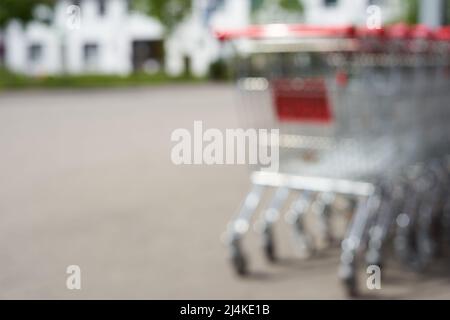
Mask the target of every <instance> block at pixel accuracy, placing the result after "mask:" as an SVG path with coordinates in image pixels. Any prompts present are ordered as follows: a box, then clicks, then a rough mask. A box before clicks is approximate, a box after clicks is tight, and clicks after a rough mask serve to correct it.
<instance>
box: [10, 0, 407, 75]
mask: <svg viewBox="0 0 450 320" xmlns="http://www.w3.org/2000/svg"><path fill="white" fill-rule="evenodd" d="M302 2H303V4H304V8H305V11H304V14H303V15H300V14H288V15H276V14H275V13H274V12H273V10H274V6H273V3H274V2H273V1H272V0H267V1H266V2H265V3H266V7H264V9H265V10H266V14H265V15H264V14H263V15H262V17H263V19H262V20H263V21H259V20H258V22H266V23H271V22H285V21H286V19H285V18H286V17H288V16H289V19H288V20H289V21H288V22H291V23H292V22H297V23H308V24H320V25H339V24H357V25H361V24H365V23H366V20H367V17H368V13H367V7H368V6H369V5H371V4H377V5H379V6H380V8H381V13H382V15H381V18H382V21H384V22H388V21H392V20H395V19H397V18H399V17H400V16H401V15H402V13H403V9H404V8H403V7H402V5H401V3H402V0H302ZM71 4H76V5H79V6H80V7H81V16H80V24H79V27H80V28H79V29H77V28H75V29H74V28H73V25H72V27H70V26H69V25H68V23H73V22H74V21H71V19H73V18H74V17H73V16H71V15H70V14H71V12H68V7H69V6H70V5H71ZM251 4H252V0H192V12H191V13H190V14H189V15H188V16H187V17H186V18H185V19H184V21H181V22H180V24H179V25H178V26H177V27H176V28H175V30H174V31H173V32H172V33H171V35H170V36H169V37H168V38H167V39H166V40H165V42H163V38H164V28H163V26H162V25H161V24H160V23H159V22H158V21H157V20H156V19H153V18H151V17H148V16H146V15H144V14H142V13H139V12H132V11H130V8H129V0H78V1H75V0H59V1H58V2H57V4H56V7H55V10H54V13H53V14H50V17H48V19H47V20H50V22H49V23H47V24H46V23H44V22H38V21H34V22H32V23H29V24H27V25H26V26H25V27H23V26H22V25H21V24H19V23H18V22H13V23H11V24H10V25H9V26H8V28H7V29H6V32H5V35H4V38H5V40H4V41H5V47H6V52H5V65H6V66H7V67H8V68H9V69H11V70H12V71H14V72H19V73H24V74H29V75H45V74H61V73H68V74H83V73H99V74H119V75H126V74H129V73H131V72H133V71H137V70H147V71H150V72H153V71H158V70H159V69H161V68H163V67H164V68H165V70H166V71H167V72H168V73H169V74H171V75H179V74H182V73H184V72H185V71H186V70H187V69H189V71H190V72H191V73H192V74H194V75H196V76H203V75H206V74H207V72H208V69H209V66H210V65H211V63H212V62H214V61H216V60H217V59H218V58H219V56H220V44H219V42H218V41H217V40H216V39H215V38H214V35H213V33H212V32H211V30H212V29H224V28H240V27H245V26H246V25H248V24H250V23H251V22H252V19H253V18H254V13H252V11H251ZM264 17H267V18H264ZM274 17H275V18H274ZM283 17H284V18H283ZM264 19H265V20H264ZM271 19H272V20H271ZM273 19H281V20H280V21H277V20H273ZM41 20H42V19H41ZM44 20H45V19H44ZM75 25H76V24H75Z"/></svg>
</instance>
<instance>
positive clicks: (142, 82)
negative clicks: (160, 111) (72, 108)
mask: <svg viewBox="0 0 450 320" xmlns="http://www.w3.org/2000/svg"><path fill="white" fill-rule="evenodd" d="M204 81H205V79H204V78H194V77H190V76H179V77H171V76H168V75H166V74H154V75H148V74H139V73H137V74H132V75H130V76H110V75H82V76H81V75H80V76H69V75H67V76H66V75H65V76H46V77H27V76H23V75H19V74H14V73H11V72H8V71H6V70H4V69H0V90H4V89H28V88H110V87H134V86H147V85H160V84H169V83H201V82H204Z"/></svg>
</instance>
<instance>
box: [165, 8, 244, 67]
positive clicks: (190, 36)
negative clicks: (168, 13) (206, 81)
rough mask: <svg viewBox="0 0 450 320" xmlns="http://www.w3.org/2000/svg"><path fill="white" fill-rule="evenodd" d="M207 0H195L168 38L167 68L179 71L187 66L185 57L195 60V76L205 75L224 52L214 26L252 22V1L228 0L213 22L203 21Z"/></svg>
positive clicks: (192, 61)
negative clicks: (186, 14)
mask: <svg viewBox="0 0 450 320" xmlns="http://www.w3.org/2000/svg"><path fill="white" fill-rule="evenodd" d="M204 5H205V3H204V1H202V0H194V1H193V10H192V14H191V15H190V16H189V17H187V18H186V19H185V21H183V22H182V23H181V24H180V25H179V26H178V27H177V28H176V29H175V30H174V32H173V33H172V34H171V35H170V36H169V38H168V40H167V41H166V55H167V56H166V71H167V72H168V73H169V74H172V75H179V74H181V73H183V72H184V71H185V70H184V67H185V66H184V58H185V57H188V58H189V59H190V61H191V71H192V73H193V75H195V76H205V75H206V74H207V73H208V70H209V66H210V64H211V63H212V62H214V61H216V60H217V59H218V58H219V55H220V44H219V42H218V41H217V39H215V37H214V35H213V34H212V33H211V30H213V29H215V28H221V29H223V28H239V27H244V26H246V25H248V24H249V23H250V2H249V1H245V0H226V1H225V2H224V5H223V7H221V8H220V9H219V10H218V11H217V12H215V13H214V14H213V15H212V17H211V20H210V25H209V26H205V25H203V19H202V15H201V13H202V11H203V10H204Z"/></svg>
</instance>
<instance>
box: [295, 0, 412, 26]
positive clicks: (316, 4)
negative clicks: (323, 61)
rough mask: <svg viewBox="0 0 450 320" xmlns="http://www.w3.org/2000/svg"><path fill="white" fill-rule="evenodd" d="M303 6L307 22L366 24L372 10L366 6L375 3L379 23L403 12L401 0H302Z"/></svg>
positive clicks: (390, 19)
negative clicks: (377, 9)
mask: <svg viewBox="0 0 450 320" xmlns="http://www.w3.org/2000/svg"><path fill="white" fill-rule="evenodd" d="M302 1H303V3H304V7H305V16H304V21H305V23H308V24H320V25H342V24H352V25H358V26H364V25H366V22H367V19H368V18H369V16H370V15H372V14H373V12H368V10H367V8H368V7H369V6H371V5H377V6H378V7H379V8H380V18H381V23H382V24H386V23H390V22H393V21H396V20H398V19H400V18H401V17H402V16H403V14H404V12H405V11H404V10H405V7H404V4H405V3H404V1H403V0H302Z"/></svg>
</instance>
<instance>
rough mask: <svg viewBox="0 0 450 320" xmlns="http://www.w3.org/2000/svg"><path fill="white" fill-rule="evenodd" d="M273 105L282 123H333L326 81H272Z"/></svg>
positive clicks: (314, 79) (321, 79)
mask: <svg viewBox="0 0 450 320" xmlns="http://www.w3.org/2000/svg"><path fill="white" fill-rule="evenodd" d="M272 93H273V104H274V107H275V111H276V114H277V116H278V120H279V121H281V122H319V123H328V122H330V121H332V118H333V117H332V112H331V108H330V104H329V99H328V94H327V90H326V85H325V80H324V79H323V78H310V79H276V80H273V81H272Z"/></svg>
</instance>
